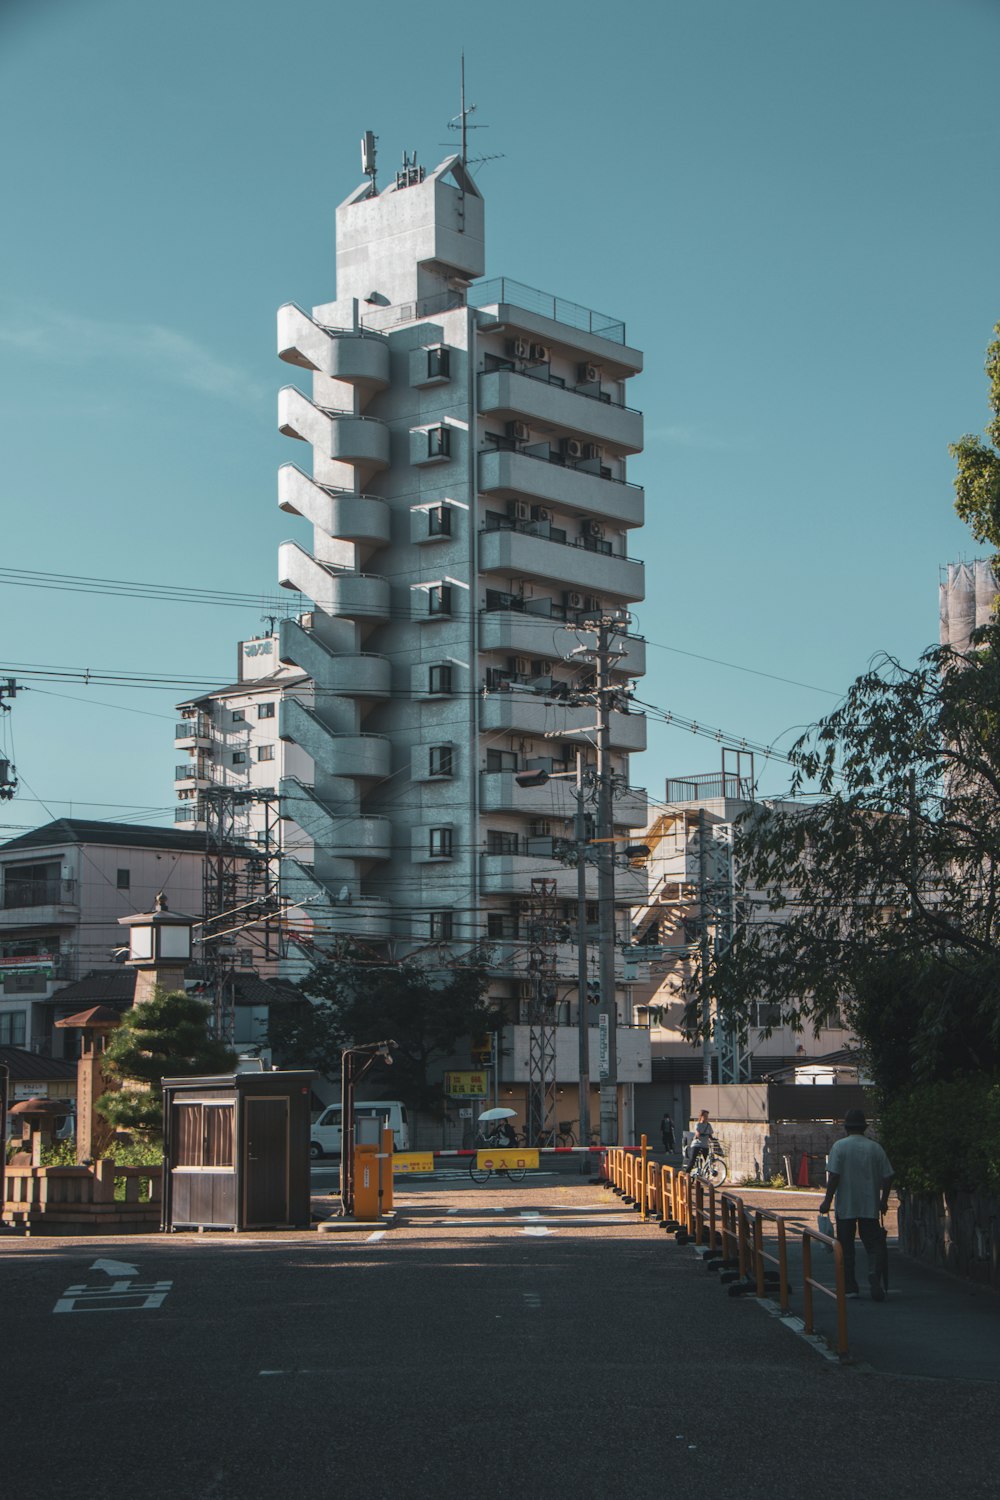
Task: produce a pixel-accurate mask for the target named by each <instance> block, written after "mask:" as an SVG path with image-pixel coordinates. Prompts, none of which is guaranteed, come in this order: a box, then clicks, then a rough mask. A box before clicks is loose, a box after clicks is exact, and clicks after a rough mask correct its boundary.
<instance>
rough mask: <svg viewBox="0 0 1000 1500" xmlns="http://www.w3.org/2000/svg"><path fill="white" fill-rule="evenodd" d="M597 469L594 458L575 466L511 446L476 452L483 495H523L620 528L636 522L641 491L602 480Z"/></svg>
mask: <svg viewBox="0 0 1000 1500" xmlns="http://www.w3.org/2000/svg"><path fill="white" fill-rule="evenodd" d="M599 469H600V465H599V463H597V462H592V463H590V464H588V465H583V466H580V465H578V466H575V467H574V466H573V465H571V464H566V463H563V462H561V461H559V462H556V461H553V460H551V459H546V458H537V457H534V456H533V455H532V454H529V453H523V452H517V451H516V450H515V449H513V448H486V449H484V450H483V451H482V452H481V453H480V454H479V489H480V491H481V492H482V493H483V494H484V495H496V496H498V497H500V498H503V499H507V500H515V499H524V498H527V499H530V500H537V501H541V502H543V503H545V504H548V505H553V506H556V507H559V508H561V509H563V510H569V511H578V512H581V513H583V514H586V515H589V516H596V517H600V519H601V520H603V521H607V522H609V523H612V524H613V523H617V524H618V525H620V526H641V525H642V521H643V514H644V511H645V491H644V490H643V489H642V487H641V486H640V485H637V484H624V483H622V482H621V481H619V480H615V479H606V478H604V477H603V476H602V475H601V474H600V473H599V472H598V471H599Z"/></svg>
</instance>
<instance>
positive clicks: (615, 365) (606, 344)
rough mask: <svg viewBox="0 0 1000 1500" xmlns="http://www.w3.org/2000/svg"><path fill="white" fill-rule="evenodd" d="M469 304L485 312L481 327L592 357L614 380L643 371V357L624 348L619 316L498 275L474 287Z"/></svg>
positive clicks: (623, 335)
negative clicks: (525, 335) (526, 336)
mask: <svg viewBox="0 0 1000 1500" xmlns="http://www.w3.org/2000/svg"><path fill="white" fill-rule="evenodd" d="M468 303H469V306H470V307H475V308H479V309H481V310H482V311H481V315H480V319H479V322H480V326H481V327H484V328H509V329H511V330H512V331H515V330H516V331H517V332H519V333H528V334H531V335H533V336H534V337H535V338H537V340H538V341H539V343H542V344H561V345H563V346H565V347H566V348H568V349H573V350H577V351H579V352H580V353H583V354H589V355H591V356H592V357H593V358H594V360H595V361H596V362H597V363H598V364H601V365H603V366H604V368H605V370H606V371H607V372H608V374H609V375H611V376H613V377H614V378H616V379H621V378H623V377H627V376H629V375H635V374H636V373H637V372H638V371H639V370H641V369H642V355H641V354H640V353H639V351H638V349H632V348H630V347H629V346H628V344H626V342H625V324H624V323H623V322H622V321H621V320H620V319H619V318H613V317H611V316H609V314H607V313H601V312H597V311H595V310H594V309H593V308H591V307H582V306H581V305H580V304H579V303H578V302H568V301H567V300H566V298H565V297H554V296H552V295H551V293H549V292H542V291H539V289H538V288H537V287H532V286H525V285H524V284H523V282H520V281H514V280H512V278H511V277H509V276H498V277H496V278H494V279H493V280H491V281H479V282H476V283H475V284H474V285H473V286H471V287H470V288H469V291H468Z"/></svg>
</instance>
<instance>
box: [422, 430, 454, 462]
mask: <svg viewBox="0 0 1000 1500" xmlns="http://www.w3.org/2000/svg"><path fill="white" fill-rule="evenodd" d="M427 457H428V458H450V457H451V428H450V427H429V428H428V429H427Z"/></svg>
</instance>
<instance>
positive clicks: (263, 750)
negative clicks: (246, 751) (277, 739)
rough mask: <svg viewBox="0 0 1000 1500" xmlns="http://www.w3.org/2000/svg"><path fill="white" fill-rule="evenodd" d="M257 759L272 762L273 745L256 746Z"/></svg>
mask: <svg viewBox="0 0 1000 1500" xmlns="http://www.w3.org/2000/svg"><path fill="white" fill-rule="evenodd" d="M257 759H258V760H273V759H274V746H273V745H258V746H257Z"/></svg>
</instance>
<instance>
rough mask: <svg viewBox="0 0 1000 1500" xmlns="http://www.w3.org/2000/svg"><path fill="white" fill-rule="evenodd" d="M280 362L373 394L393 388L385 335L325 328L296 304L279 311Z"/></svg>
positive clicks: (287, 304)
mask: <svg viewBox="0 0 1000 1500" xmlns="http://www.w3.org/2000/svg"><path fill="white" fill-rule="evenodd" d="M278 358H279V359H283V360H285V362H286V363H287V364H290V365H298V366H299V367H300V368H301V369H304V370H319V371H320V372H321V373H322V374H323V375H330V376H332V378H333V379H334V380H346V381H349V382H350V384H351V385H355V386H358V387H359V388H360V389H362V390H366V391H368V392H369V393H374V392H375V391H384V390H385V388H386V387H387V386H388V384H389V343H388V340H387V339H386V337H385V335H384V334H381V333H375V332H373V331H371V330H368V331H365V330H362V329H355V328H323V327H321V326H320V324H319V323H316V322H314V321H313V319H312V318H311V317H310V316H309V314H308V313H307V312H304V311H303V309H302V308H301V307H297V306H296V304H295V303H294V302H286V303H285V305H284V307H279V309H278Z"/></svg>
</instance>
